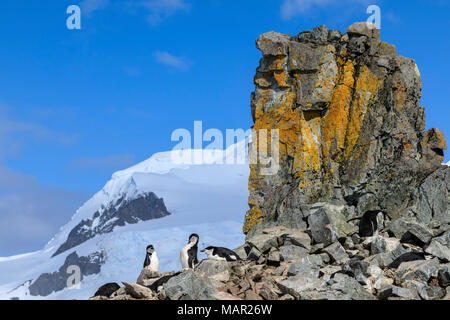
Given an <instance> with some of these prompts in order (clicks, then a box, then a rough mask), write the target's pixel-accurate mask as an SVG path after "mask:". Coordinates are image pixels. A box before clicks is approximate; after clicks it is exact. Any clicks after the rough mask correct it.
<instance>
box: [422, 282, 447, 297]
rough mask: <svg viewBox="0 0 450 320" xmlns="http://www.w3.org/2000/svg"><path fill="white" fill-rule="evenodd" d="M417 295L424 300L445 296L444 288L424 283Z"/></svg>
mask: <svg viewBox="0 0 450 320" xmlns="http://www.w3.org/2000/svg"><path fill="white" fill-rule="evenodd" d="M419 295H420V297H421V298H422V299H424V300H440V299H442V298H443V297H444V296H445V289H442V288H440V287H435V286H428V285H424V286H423V287H422V288H421V289H420V290H419Z"/></svg>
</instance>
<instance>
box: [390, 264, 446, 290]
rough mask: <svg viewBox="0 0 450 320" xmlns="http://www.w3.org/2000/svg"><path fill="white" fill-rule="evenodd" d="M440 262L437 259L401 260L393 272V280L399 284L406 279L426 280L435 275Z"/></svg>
mask: <svg viewBox="0 0 450 320" xmlns="http://www.w3.org/2000/svg"><path fill="white" fill-rule="evenodd" d="M439 267H440V264H439V260H438V259H436V258H435V259H432V260H418V261H410V262H403V263H402V264H400V266H399V267H398V269H397V271H396V273H395V282H396V283H397V284H401V283H403V282H404V281H406V280H417V281H423V282H428V280H430V278H431V277H433V276H434V277H436V276H437V273H438V270H439Z"/></svg>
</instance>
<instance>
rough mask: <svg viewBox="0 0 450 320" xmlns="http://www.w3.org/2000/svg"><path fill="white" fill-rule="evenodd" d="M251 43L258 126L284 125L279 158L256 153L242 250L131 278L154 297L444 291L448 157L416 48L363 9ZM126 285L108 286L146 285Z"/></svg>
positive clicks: (368, 296)
mask: <svg viewBox="0 0 450 320" xmlns="http://www.w3.org/2000/svg"><path fill="white" fill-rule="evenodd" d="M257 47H258V48H259V49H260V50H261V52H262V54H263V58H262V60H261V62H260V66H259V68H258V70H257V74H256V76H255V79H254V82H255V85H256V90H255V92H254V93H253V95H252V115H253V119H254V122H255V125H254V128H253V129H255V130H256V132H257V133H258V130H264V129H265V130H268V131H271V130H274V129H277V130H278V136H279V154H280V159H279V164H280V169H279V170H278V172H277V173H276V174H274V175H268V174H267V171H266V170H263V169H265V168H264V166H263V165H262V164H251V165H250V177H249V191H250V197H249V205H250V210H249V211H248V212H247V214H246V217H245V225H244V232H245V233H246V234H247V239H246V243H245V244H243V245H242V246H240V247H239V248H236V249H235V250H234V251H235V252H236V253H237V254H238V255H239V256H240V257H241V258H242V261H236V262H226V261H212V260H204V261H202V262H201V263H200V264H198V265H197V266H196V267H195V268H194V270H183V271H181V272H178V273H170V274H167V275H159V274H151V273H148V272H146V271H142V272H141V275H140V276H139V279H138V284H137V285H141V286H143V287H145V288H147V289H149V291H148V290H145V289H143V288H142V287H137V289H139V291H142V292H146V293H147V299H158V300H166V299H170V300H183V299H188V300H200V299H208V300H214V299H222V300H224V299H245V300H325V299H326V300H377V299H378V300H385V299H389V300H439V299H445V300H450V273H449V270H450V167H448V166H443V165H441V163H442V161H443V159H444V150H446V142H445V138H444V136H443V134H442V133H441V132H440V131H439V130H438V129H431V130H428V131H424V129H425V119H424V108H423V107H420V105H419V103H420V96H421V80H420V73H419V70H418V67H417V65H416V64H415V62H414V61H413V60H411V59H408V58H404V57H400V56H398V55H397V54H396V50H395V47H394V46H392V45H389V44H386V43H383V42H381V40H380V34H379V31H378V30H376V29H373V28H372V25H370V24H366V23H356V24H353V25H352V26H350V27H349V28H348V29H347V33H346V34H342V33H340V32H339V31H333V30H328V29H327V28H326V27H324V26H321V27H318V28H315V29H314V30H313V31H306V32H302V33H300V34H299V35H297V36H294V37H291V36H289V35H283V34H279V33H275V32H269V33H265V34H263V35H261V36H260V37H259V39H258V40H257ZM269 136H270V134H269ZM252 143H253V144H255V143H256V144H258V145H259V143H258V141H255V140H253V142H252ZM275 149H276V148H275ZM130 286H131V285H130V284H127V285H126V288H120V289H119V290H117V292H116V293H114V294H113V295H112V296H114V295H115V298H117V299H128V298H130V299H138V298H139V297H140V298H139V299H146V298H144V295H141V294H138V293H136V292H134V293H133V292H132V291H131V290H130V289H127V288H128V287H130ZM132 287H135V286H132ZM135 289H136V288H135ZM150 292H151V294H150Z"/></svg>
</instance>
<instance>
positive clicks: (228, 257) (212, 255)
mask: <svg viewBox="0 0 450 320" xmlns="http://www.w3.org/2000/svg"><path fill="white" fill-rule="evenodd" d="M201 252H203V253H204V254H206V255H207V256H208V259H209V260H218V261H239V260H241V258H240V257H239V256H238V255H237V254H236V252H234V251H233V250H230V249H227V248H221V247H213V246H209V247H207V248H205V249H203V250H202V251H201Z"/></svg>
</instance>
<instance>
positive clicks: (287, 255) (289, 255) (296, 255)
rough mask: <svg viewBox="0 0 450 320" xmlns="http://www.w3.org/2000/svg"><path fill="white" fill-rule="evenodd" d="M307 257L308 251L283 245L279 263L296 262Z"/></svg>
mask: <svg viewBox="0 0 450 320" xmlns="http://www.w3.org/2000/svg"><path fill="white" fill-rule="evenodd" d="M307 255H308V250H307V249H305V248H302V247H299V246H295V245H285V246H282V247H281V248H280V258H281V261H286V262H288V261H296V260H299V259H301V258H303V257H306V256H307Z"/></svg>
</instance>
